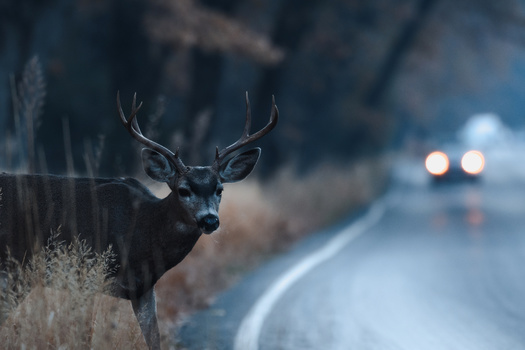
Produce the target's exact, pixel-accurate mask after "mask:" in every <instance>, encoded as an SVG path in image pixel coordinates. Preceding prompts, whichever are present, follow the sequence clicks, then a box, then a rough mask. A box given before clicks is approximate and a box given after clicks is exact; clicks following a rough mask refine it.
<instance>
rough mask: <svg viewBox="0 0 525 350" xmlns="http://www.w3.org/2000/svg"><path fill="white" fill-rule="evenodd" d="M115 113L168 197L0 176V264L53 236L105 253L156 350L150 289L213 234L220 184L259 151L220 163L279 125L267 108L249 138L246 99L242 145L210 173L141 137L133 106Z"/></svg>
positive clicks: (127, 188) (123, 185)
mask: <svg viewBox="0 0 525 350" xmlns="http://www.w3.org/2000/svg"><path fill="white" fill-rule="evenodd" d="M117 105H118V109H119V114H120V118H121V121H122V123H123V125H124V126H125V127H126V129H127V130H128V132H129V133H130V134H131V135H132V136H133V137H134V138H135V139H136V140H137V141H139V142H140V143H142V144H144V145H145V146H146V147H147V148H144V149H143V150H142V161H143V166H144V170H145V171H146V173H147V174H148V175H149V176H150V177H151V178H152V179H154V180H156V181H159V182H164V183H166V184H167V185H168V186H169V187H170V189H171V190H172V192H171V193H170V194H169V195H168V196H167V197H166V198H164V199H159V198H157V197H155V196H154V195H153V194H152V193H151V192H150V191H149V190H148V189H147V188H146V187H145V186H144V185H142V184H141V183H140V182H138V181H137V180H135V179H131V178H126V179H103V178H72V177H63V176H54V175H10V174H0V189H1V192H0V193H1V198H2V201H1V202H0V260H4V259H5V258H6V253H7V249H9V251H10V254H11V256H12V257H13V258H15V259H17V260H18V261H20V262H27V261H28V260H29V258H30V256H31V255H32V253H33V252H34V251H35V250H36V249H40V248H41V247H42V246H43V245H45V244H46V242H47V239H48V237H49V236H50V235H51V233H52V232H53V231H57V230H59V229H60V232H61V235H60V238H61V239H62V240H65V241H66V242H69V241H70V240H71V239H72V238H73V237H75V236H79V237H80V239H82V240H86V242H87V243H88V244H89V245H90V246H91V247H92V248H93V249H94V250H95V251H97V252H102V251H105V250H107V248H108V247H110V246H111V247H112V251H113V252H114V253H115V255H116V261H115V263H116V264H117V265H118V267H117V268H116V269H115V276H113V277H115V285H114V286H113V287H114V288H113V293H114V295H115V296H118V297H121V298H125V299H129V300H131V304H132V306H133V310H134V312H135V315H136V316H137V319H138V321H139V324H140V327H141V329H142V332H143V334H144V337H145V340H146V342H147V344H148V346H149V347H150V348H152V349H160V337H159V330H158V325H157V317H156V316H157V312H156V302H155V292H154V286H155V283H156V282H157V281H158V279H159V278H160V277H162V275H163V274H164V273H165V272H166V271H167V270H169V269H171V268H172V267H174V266H175V265H177V264H178V263H179V262H181V261H182V260H183V259H184V257H185V256H186V255H187V254H188V253H189V252H190V251H191V250H192V248H193V247H194V245H195V243H196V242H197V240H198V239H199V237H200V236H201V234H202V233H206V234H210V233H212V232H213V231H215V230H216V229H217V228H218V227H219V214H218V212H219V204H220V201H221V194H222V190H223V185H222V184H223V183H227V182H236V181H240V180H242V179H244V178H245V177H246V176H248V174H249V173H250V172H251V171H252V170H253V168H254V167H255V164H256V163H257V160H258V159H259V155H260V149H259V148H254V149H251V150H248V151H246V152H243V153H240V154H238V155H236V156H234V157H231V158H229V159H226V157H227V156H228V155H229V154H231V153H232V152H235V151H236V150H238V149H240V148H241V147H243V146H245V145H247V144H248V143H251V142H253V141H255V140H257V139H259V138H261V137H262V136H264V135H265V134H267V133H268V132H270V131H271V130H272V129H273V128H274V127H275V125H276V124H277V119H278V111H277V107H276V106H275V101H273V105H272V113H271V116H270V122H269V123H268V125H266V126H265V127H264V128H263V129H262V130H259V131H258V132H257V133H255V134H253V135H249V132H250V124H251V116H250V108H249V101H248V95H246V107H247V109H246V124H245V127H244V131H243V133H242V136H241V138H240V139H239V140H238V141H236V142H235V143H233V144H232V145H230V146H228V147H226V148H225V149H223V150H222V151H220V152H219V150H218V149H217V152H216V157H215V161H214V162H213V164H212V165H211V166H185V165H184V164H183V163H182V161H181V159H180V158H179V156H178V152H175V153H173V152H171V151H170V150H169V149H167V148H166V147H164V146H162V145H160V144H158V143H156V142H154V141H152V140H149V139H147V138H146V137H145V136H144V135H143V134H142V132H141V131H140V127H139V124H138V122H137V119H136V116H137V112H138V110H139V109H140V105H139V106H138V107H135V98H134V99H133V104H132V111H131V115H130V117H129V118H126V117H125V116H124V112H123V111H122V108H121V107H120V99H119V98H118V94H117Z"/></svg>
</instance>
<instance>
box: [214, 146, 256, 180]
mask: <svg viewBox="0 0 525 350" xmlns="http://www.w3.org/2000/svg"><path fill="white" fill-rule="evenodd" d="M260 155H261V149H260V148H258V147H257V148H254V149H251V150H249V151H246V152H243V153H241V154H238V155H236V156H235V157H233V158H232V159H230V160H229V161H227V162H226V163H225V164H221V166H220V168H219V176H220V177H221V181H222V182H224V183H227V182H237V181H241V180H243V179H244V178H246V176H248V175H249V174H250V173H251V172H252V170H253V168H254V167H255V164H257V161H258V160H259V156H260Z"/></svg>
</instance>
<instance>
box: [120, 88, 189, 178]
mask: <svg viewBox="0 0 525 350" xmlns="http://www.w3.org/2000/svg"><path fill="white" fill-rule="evenodd" d="M136 99H137V94H136V93H135V94H134V95H133V102H132V103H131V114H130V115H129V118H126V116H125V115H124V111H123V110H122V106H121V104H120V93H119V91H117V108H118V112H119V115H120V121H121V122H122V124H123V125H124V127H125V128H126V130H128V132H129V133H130V134H131V136H133V138H134V139H135V140H137V141H138V142H140V143H142V144H143V145H144V146H146V147H148V148H151V149H152V150H154V151H157V152H158V153H160V154H162V155H163V156H164V157H166V158H168V159H169V160H171V162H172V163H173V164H174V165H175V167H176V168H177V171H178V172H179V173H184V172H186V166H185V165H184V163H182V160H181V159H180V158H179V154H178V153H179V152H178V149H177V152H176V153H175V154H174V153H173V152H172V151H170V150H169V149H168V148H166V147H164V146H162V145H161V144H158V143H156V142H155V141H152V140H150V139H148V138H147V137H145V136H144V135H143V134H142V131H141V130H140V127H139V123H138V121H137V113H138V111H139V109H140V108H141V107H142V102H140V103H139V105H138V107H136Z"/></svg>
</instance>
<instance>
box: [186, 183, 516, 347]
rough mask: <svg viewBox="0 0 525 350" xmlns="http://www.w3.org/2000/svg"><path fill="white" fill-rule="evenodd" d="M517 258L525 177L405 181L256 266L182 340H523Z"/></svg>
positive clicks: (224, 343)
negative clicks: (368, 205) (427, 182)
mask: <svg viewBox="0 0 525 350" xmlns="http://www.w3.org/2000/svg"><path fill="white" fill-rule="evenodd" d="M345 235H346V236H345ZM341 236H343V237H346V238H343V239H342V238H341ZM337 240H339V241H338V243H334V242H337ZM330 244H332V248H333V245H334V244H338V246H337V248H336V249H332V250H331V251H330V252H328V251H327V250H326V249H329V248H327V246H329V245H330ZM323 249H325V251H324V253H323ZM316 254H317V255H316ZM320 254H324V255H322V256H321V255H320ZM524 266H525V183H523V182H520V181H513V182H510V183H509V182H506V181H496V182H490V181H486V182H481V183H479V184H477V185H466V184H453V185H450V186H442V187H438V188H433V187H431V186H426V185H419V186H402V185H400V186H396V187H395V188H393V189H392V190H391V191H390V192H389V193H388V194H387V195H386V196H385V198H383V199H381V200H380V201H379V202H378V203H376V205H375V206H373V207H372V208H371V211H368V212H363V213H359V215H357V216H356V217H353V218H349V219H348V220H347V221H346V222H344V223H341V224H340V225H338V226H336V227H333V228H331V229H328V230H326V231H323V232H320V233H319V234H317V235H314V236H312V237H310V238H308V239H306V240H305V241H303V242H301V243H300V244H298V246H297V247H295V249H293V250H292V251H291V252H290V253H289V254H287V255H285V256H283V257H279V258H276V259H275V260H273V261H271V262H270V263H268V264H267V265H265V266H263V267H261V268H260V269H259V270H257V271H255V272H254V273H253V274H251V275H250V276H248V277H247V278H246V279H244V280H243V281H241V282H240V283H239V284H238V285H237V286H235V287H234V288H232V289H231V290H229V291H227V292H225V293H224V294H222V295H221V296H220V297H219V298H218V299H217V301H216V303H215V304H214V305H212V307H211V308H210V309H209V310H206V311H203V312H200V313H198V314H197V315H195V316H194V317H192V318H191V319H190V320H188V322H187V324H186V325H185V326H184V327H183V328H182V329H181V332H180V338H181V342H182V344H184V346H185V347H186V348H188V349H235V350H241V349H243V350H255V349H260V350H270V349H272V350H274V349H283V350H284V349H286V350H288V349H341V350H343V349H359V350H367V349H381V350H383V349H385V350H389V349H392V350H398V349H414V350H417V349H430V350H432V349H461V350H466V349H476V350H481V349H525V268H524Z"/></svg>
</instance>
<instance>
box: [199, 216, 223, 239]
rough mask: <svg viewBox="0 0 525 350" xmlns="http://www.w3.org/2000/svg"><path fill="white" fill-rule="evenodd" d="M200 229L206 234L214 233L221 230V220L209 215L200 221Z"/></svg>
mask: <svg viewBox="0 0 525 350" xmlns="http://www.w3.org/2000/svg"><path fill="white" fill-rule="evenodd" d="M199 228H200V229H201V230H202V232H204V233H207V234H208V233H212V232H213V231H215V230H216V229H218V228H219V218H218V217H217V215H213V214H208V215H206V216H205V217H203V218H202V219H200V220H199Z"/></svg>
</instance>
